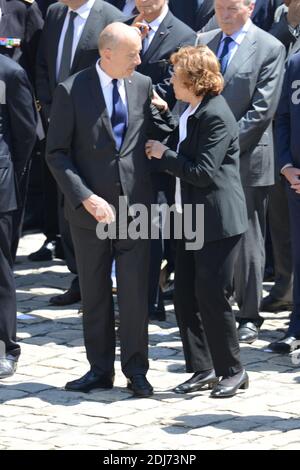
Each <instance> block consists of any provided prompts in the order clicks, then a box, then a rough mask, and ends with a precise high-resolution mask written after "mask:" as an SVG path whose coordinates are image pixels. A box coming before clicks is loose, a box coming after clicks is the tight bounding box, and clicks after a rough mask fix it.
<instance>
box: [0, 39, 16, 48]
mask: <svg viewBox="0 0 300 470" xmlns="http://www.w3.org/2000/svg"><path fill="white" fill-rule="evenodd" d="M0 46H4V47H7V48H8V49H12V48H13V47H20V46H21V39H19V38H0Z"/></svg>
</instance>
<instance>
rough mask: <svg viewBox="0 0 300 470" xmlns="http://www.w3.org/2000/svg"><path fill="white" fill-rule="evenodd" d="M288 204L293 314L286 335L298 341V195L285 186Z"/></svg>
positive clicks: (299, 285)
mask: <svg viewBox="0 0 300 470" xmlns="http://www.w3.org/2000/svg"><path fill="white" fill-rule="evenodd" d="M286 190H287V195H288V203H289V214H290V227H291V241H292V259H293V271H294V284H293V304H294V306H293V312H292V315H291V319H290V324H289V328H288V334H289V335H290V336H295V337H297V338H299V339H300V194H297V193H296V192H295V191H294V190H293V189H291V188H290V185H289V183H287V184H286Z"/></svg>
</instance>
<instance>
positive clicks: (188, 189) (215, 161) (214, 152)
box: [152, 95, 248, 243]
mask: <svg viewBox="0 0 300 470" xmlns="http://www.w3.org/2000/svg"><path fill="white" fill-rule="evenodd" d="M178 135H179V134H178V129H177V131H175V132H174V133H173V135H172V136H171V139H170V141H169V144H168V145H169V146H170V147H171V148H173V149H177V144H178ZM239 155H240V152H239V128H238V124H237V122H236V120H235V118H234V116H233V114H232V112H231V111H230V108H229V106H228V105H227V102H226V101H225V99H224V98H223V97H222V96H221V95H219V96H211V95H207V96H206V97H205V98H204V99H203V101H202V103H201V104H200V105H199V107H198V109H197V111H196V112H195V113H194V114H193V115H191V116H190V117H189V118H188V124H187V137H186V139H185V140H184V141H183V142H181V144H180V147H179V152H178V153H177V152H176V151H174V150H171V149H170V150H166V151H165V153H164V155H163V157H162V159H161V160H160V161H159V163H158V167H157V166H156V165H157V164H156V163H155V164H154V165H155V167H156V169H159V170H160V171H161V170H164V171H167V172H169V173H171V174H173V175H174V176H177V177H179V178H180V179H181V193H182V203H183V204H192V205H195V204H203V205H204V224H205V225H204V243H207V242H211V241H215V240H221V239H223V238H228V237H232V236H234V235H238V234H241V233H244V232H245V231H246V230H247V226H248V221H247V209H246V203H245V196H244V191H243V188H242V185H241V180H240V173H239ZM152 161H153V159H152ZM197 229H198V227H197ZM199 229H200V227H199Z"/></svg>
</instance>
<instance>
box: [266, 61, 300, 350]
mask: <svg viewBox="0 0 300 470" xmlns="http://www.w3.org/2000/svg"><path fill="white" fill-rule="evenodd" d="M299 74H300V53H299V52H298V53H297V54H294V55H292V57H291V58H290V60H289V64H288V66H287V70H286V74H285V79H284V85H283V90H282V95H281V99H280V103H279V107H278V112H277V119H276V134H275V137H276V144H277V155H278V167H279V171H280V173H281V175H282V177H284V180H285V189H286V191H287V196H288V205H289V215H290V228H291V243H292V260H293V270H294V283H293V311H292V315H291V319H290V323H289V328H288V331H287V333H286V335H285V337H284V338H283V339H282V340H280V341H276V342H274V343H271V344H270V345H269V347H268V349H269V350H271V351H273V352H277V353H283V354H284V353H290V352H291V351H293V349H295V348H297V347H299V345H300V343H299V340H300V243H299V239H300V137H299V119H300V99H299V96H300V94H299Z"/></svg>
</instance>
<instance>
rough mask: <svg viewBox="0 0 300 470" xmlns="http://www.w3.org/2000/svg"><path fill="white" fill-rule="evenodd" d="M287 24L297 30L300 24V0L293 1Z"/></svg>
mask: <svg viewBox="0 0 300 470" xmlns="http://www.w3.org/2000/svg"><path fill="white" fill-rule="evenodd" d="M287 22H288V23H289V24H290V25H291V26H292V27H293V28H296V26H298V25H299V24H300V0H291V2H290V4H289V11H288V14H287Z"/></svg>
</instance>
